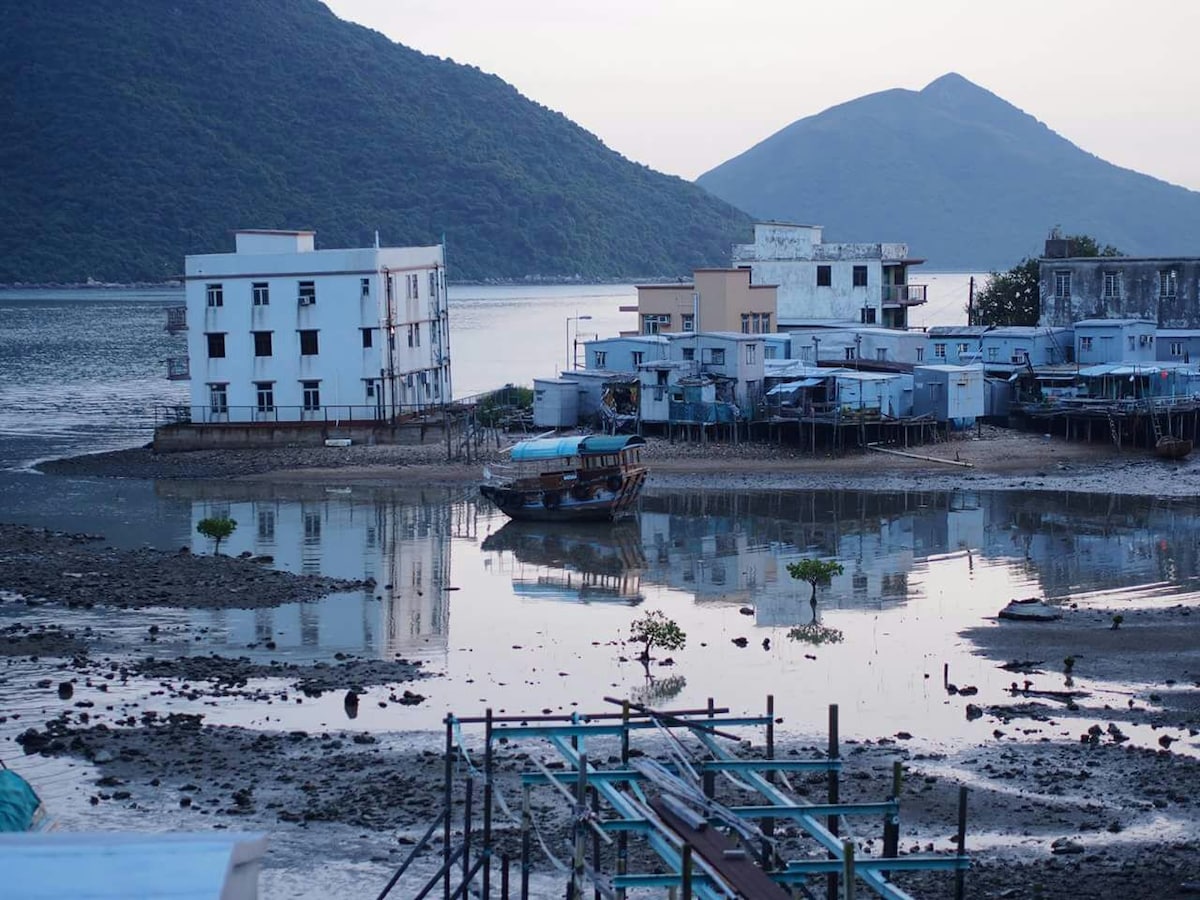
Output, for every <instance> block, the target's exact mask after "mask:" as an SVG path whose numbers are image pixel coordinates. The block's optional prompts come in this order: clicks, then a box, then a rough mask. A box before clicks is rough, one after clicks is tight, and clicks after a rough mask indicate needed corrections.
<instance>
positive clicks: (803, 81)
mask: <svg viewBox="0 0 1200 900" xmlns="http://www.w3.org/2000/svg"><path fill="white" fill-rule="evenodd" d="M326 2H327V3H328V5H329V6H330V7H331V8H332V9H333V11H334V12H335V13H336V14H337V15H338V16H340V17H341V18H344V19H348V20H350V21H353V22H358V23H359V24H362V25H366V26H368V27H369V28H374V29H376V30H378V31H381V32H383V33H384V34H386V35H387V36H388V37H390V38H391V39H392V40H394V41H397V42H399V43H401V44H405V45H407V46H409V47H413V48H414V49H417V50H420V51H422V52H424V53H429V54H432V55H434V56H441V57H447V58H450V59H453V60H454V61H456V62H459V63H467V64H470V65H475V66H478V67H479V68H480V69H483V70H484V71H486V72H492V73H494V74H496V75H499V76H500V77H501V78H503V79H504V80H505V81H507V82H509V83H510V84H512V85H514V86H515V87H516V88H517V89H518V90H519V91H521V93H523V94H524V95H525V96H527V97H529V98H531V99H533V100H536V101H537V102H538V103H541V104H543V105H545V106H548V107H550V108H552V109H555V110H558V111H559V112H561V113H563V114H564V115H566V116H567V117H568V118H570V119H572V120H573V121H575V122H577V123H578V124H579V125H581V126H583V127H584V128H586V129H587V130H589V131H591V132H593V133H594V134H596V135H597V136H598V137H599V138H600V139H601V140H603V141H604V143H605V144H607V145H608V146H609V147H611V148H613V149H614V150H616V151H617V152H619V153H621V154H623V155H624V156H627V157H629V158H630V159H633V160H636V161H637V162H641V163H645V164H646V165H648V166H650V167H651V168H654V169H658V170H659V171H662V172H669V173H671V174H673V175H680V176H682V177H684V178H688V179H694V178H696V177H697V176H698V175H700V174H701V173H703V172H705V171H707V170H708V169H711V168H713V167H714V166H717V165H719V164H720V163H722V162H724V161H725V160H727V159H729V158H731V157H733V156H736V155H737V154H739V153H741V152H742V151H743V150H746V149H747V148H749V147H751V146H753V145H754V144H756V143H757V142H759V141H761V140H762V139H763V138H766V137H768V136H769V135H771V134H773V133H774V132H776V131H778V130H779V129H780V128H782V127H784V126H785V125H788V124H790V123H791V122H794V121H795V120H796V119H800V118H803V117H805V116H808V115H812V114H814V113H818V112H820V111H821V110H823V109H826V108H827V107H829V106H833V105H835V104H838V103H843V102H845V101H847V100H852V99H854V98H855V97H859V96H862V95H863V94H869V93H873V92H875V91H881V90H886V89H888V88H893V87H900V88H909V89H912V90H919V89H920V88H922V87H924V86H925V85H926V84H928V83H929V82H930V81H932V80H933V79H935V78H937V77H938V76H940V75H943V74H945V73H946V72H958V73H959V74H961V75H963V76H965V77H966V78H968V79H970V80H971V81H973V82H975V83H976V84H978V85H980V86H982V87H985V88H987V89H988V90H990V91H992V92H993V93H995V94H998V95H999V96H1000V97H1002V98H1004V99H1005V100H1007V101H1008V102H1010V103H1012V104H1014V105H1015V106H1017V107H1019V108H1021V109H1023V110H1025V111H1026V112H1028V113H1030V114H1031V115H1033V116H1036V117H1037V118H1038V119H1040V120H1042V121H1043V122H1045V123H1046V124H1047V125H1049V126H1050V127H1051V128H1052V129H1054V130H1055V131H1057V132H1058V133H1059V134H1061V135H1063V136H1064V137H1066V138H1067V139H1068V140H1071V141H1073V142H1074V143H1076V144H1078V145H1079V146H1080V147H1082V148H1083V149H1085V150H1088V151H1090V152H1092V153H1094V154H1096V155H1097V156H1100V157H1102V158H1104V159H1106V160H1108V161H1109V162H1112V163H1115V164H1117V165H1121V166H1126V167H1128V168H1131V169H1136V170H1137V171H1139V172H1145V173H1147V174H1149V175H1154V176H1156V177H1158V178H1162V179H1165V180H1167V181H1170V182H1173V183H1175V184H1181V185H1184V186H1185V187H1189V188H1192V189H1193V190H1200V3H1197V2H1195V0H1139V2H1129V0H1123V2H1116V0H1087V2H1079V0H1037V2H1034V0H999V2H986V0H909V2H907V3H905V2H876V0H840V2H839V0H823V2H819V3H818V2H811V0H757V2H756V0H741V2H734V0H586V2H585V0H538V2H534V0H326Z"/></svg>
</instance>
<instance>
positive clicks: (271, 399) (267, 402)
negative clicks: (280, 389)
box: [254, 381, 275, 413]
mask: <svg viewBox="0 0 1200 900" xmlns="http://www.w3.org/2000/svg"><path fill="white" fill-rule="evenodd" d="M254 395H255V400H256V402H257V404H258V411H259V412H260V413H268V412H274V411H275V382H273V381H256V382H254Z"/></svg>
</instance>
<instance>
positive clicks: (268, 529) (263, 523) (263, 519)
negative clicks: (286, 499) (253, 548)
mask: <svg viewBox="0 0 1200 900" xmlns="http://www.w3.org/2000/svg"><path fill="white" fill-rule="evenodd" d="M258 537H259V540H263V541H273V540H274V539H275V510H273V509H260V510H259V511H258Z"/></svg>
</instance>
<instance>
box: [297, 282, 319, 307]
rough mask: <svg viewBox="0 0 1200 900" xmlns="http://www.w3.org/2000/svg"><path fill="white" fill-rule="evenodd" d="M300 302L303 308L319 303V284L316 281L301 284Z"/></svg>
mask: <svg viewBox="0 0 1200 900" xmlns="http://www.w3.org/2000/svg"><path fill="white" fill-rule="evenodd" d="M299 302H300V305H301V306H312V305H313V304H314V303H316V302H317V283H316V282H315V281H302V282H300V287H299Z"/></svg>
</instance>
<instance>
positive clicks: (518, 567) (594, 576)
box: [480, 521, 646, 606]
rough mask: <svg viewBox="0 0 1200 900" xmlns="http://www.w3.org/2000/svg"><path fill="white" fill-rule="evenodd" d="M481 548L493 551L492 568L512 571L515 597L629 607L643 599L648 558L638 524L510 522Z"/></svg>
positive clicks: (500, 570) (490, 537)
mask: <svg viewBox="0 0 1200 900" xmlns="http://www.w3.org/2000/svg"><path fill="white" fill-rule="evenodd" d="M480 547H481V549H483V550H484V551H485V552H488V553H496V554H497V557H496V558H495V560H494V561H493V563H492V568H493V571H495V572H502V571H505V572H510V573H511V575H512V584H513V590H514V592H515V593H516V594H518V595H519V596H529V597H536V596H545V597H550V598H553V599H559V600H566V599H569V600H581V601H583V602H585V603H603V602H607V601H618V602H623V603H627V604H629V605H630V606H633V605H635V604H637V603H640V602H641V601H642V591H641V581H642V573H643V572H644V571H645V569H646V556H645V553H644V552H643V550H642V535H641V530H640V529H639V528H638V526H637V523H636V522H630V521H622V522H615V523H612V524H603V523H593V524H582V523H580V524H564V523H548V522H509V523H507V524H506V525H504V526H503V527H502V528H500V529H499V530H498V531H496V532H495V533H494V534H490V535H488V536H487V537H486V538H484V540H483V543H482V544H481V545H480ZM509 557H511V559H509Z"/></svg>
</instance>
